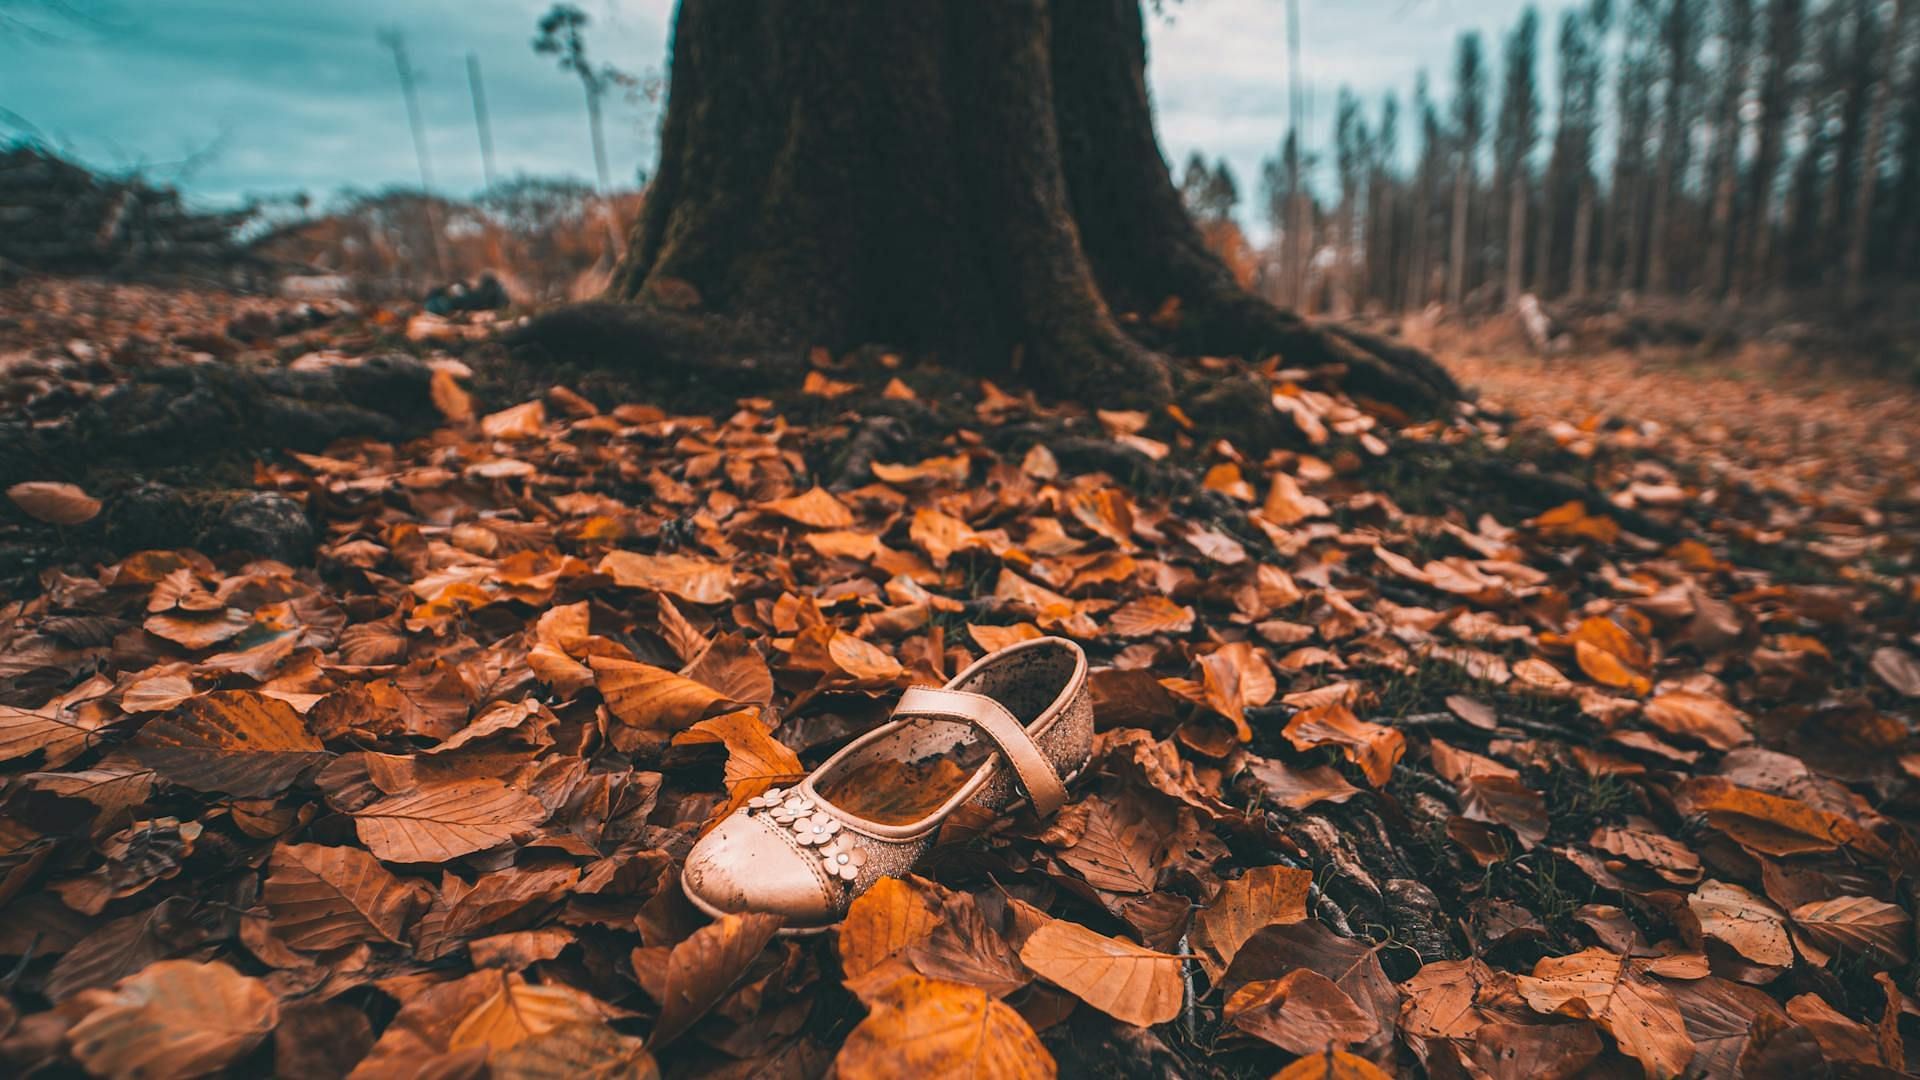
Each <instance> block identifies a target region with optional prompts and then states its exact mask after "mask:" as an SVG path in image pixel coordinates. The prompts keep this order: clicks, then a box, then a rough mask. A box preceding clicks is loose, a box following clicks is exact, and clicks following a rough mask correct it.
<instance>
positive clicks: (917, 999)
mask: <svg viewBox="0 0 1920 1080" xmlns="http://www.w3.org/2000/svg"><path fill="white" fill-rule="evenodd" d="M834 1072H835V1074H836V1075H838V1076H840V1077H842V1078H843V1080H895V1078H898V1077H936V1076H938V1077H954V1078H956V1080H1051V1078H1052V1077H1054V1076H1056V1075H1057V1074H1058V1070H1057V1069H1056V1067H1055V1066H1054V1063H1053V1055H1051V1054H1049V1053H1047V1050H1046V1047H1044V1046H1042V1045H1040V1039H1039V1037H1038V1036H1036V1035H1034V1033H1033V1028H1031V1027H1030V1026H1028V1024H1027V1022H1026V1021H1025V1020H1024V1019H1022V1018H1021V1016H1020V1014H1019V1013H1017V1012H1015V1011H1013V1010H1012V1009H1011V1008H1008V1007H1007V1006H1006V1005H1003V1004H1001V1003H1000V1002H998V1001H996V1000H994V999H993V998H992V997H991V996H989V995H988V994H987V992H986V991H984V990H981V989H979V988H978V987H973V986H962V985H959V984H957V983H950V982H943V981H940V980H936V979H925V978H921V977H920V976H918V975H906V976H903V977H902V978H901V979H899V980H898V981H897V982H895V983H894V984H893V985H892V986H891V987H890V988H889V989H888V992H887V994H886V995H885V996H884V997H883V998H881V999H880V1000H879V1001H878V1002H876V1004H875V1006H874V1009H873V1012H872V1013H871V1014H869V1015H868V1016H867V1018H866V1019H865V1020H862V1021H861V1022H860V1025H859V1026H858V1027H856V1028H854V1029H853V1031H852V1033H851V1034H849V1035H848V1036H847V1041H846V1043H845V1044H843V1045H842V1046H841V1048H840V1055H839V1056H838V1057H837V1058H835V1059H834Z"/></svg>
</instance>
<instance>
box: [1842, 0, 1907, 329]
mask: <svg viewBox="0 0 1920 1080" xmlns="http://www.w3.org/2000/svg"><path fill="white" fill-rule="evenodd" d="M1906 13H1907V6H1906V3H1905V0H1894V3H1893V17H1892V19H1891V21H1890V22H1889V23H1888V24H1887V26H1886V28H1885V29H1884V31H1883V34H1882V38H1883V40H1882V41H1881V43H1880V50H1879V52H1880V55H1879V58H1878V59H1877V60H1876V61H1875V64H1874V69H1873V72H1872V73H1870V74H1869V75H1868V78H1870V79H1873V80H1874V85H1873V104H1872V105H1871V106H1870V107H1869V113H1868V116H1867V136H1866V144H1865V145H1864V146H1863V147H1862V148H1861V151H1860V189H1859V191H1858V192H1857V193H1856V194H1855V195H1854V197H1853V224H1852V226H1851V227H1850V228H1849V229H1848V230H1847V279H1846V301H1847V303H1848V305H1849V306H1851V305H1853V304H1857V303H1859V302H1860V290H1861V288H1862V287H1863V286H1864V285H1865V283H1866V279H1867V233H1868V230H1869V229H1870V228H1871V227H1872V225H1873V195H1874V190H1875V188H1877V187H1878V186H1879V184H1880V146H1881V143H1882V142H1883V141H1884V140H1885V138H1886V131H1887V112H1888V110H1889V109H1890V108H1891V106H1892V102H1893V84H1894V79H1895V76H1896V75H1897V72H1896V71H1895V70H1894V68H1895V60H1896V58H1897V57H1898V56H1899V51H1898V45H1899V43H1900V41H1901V38H1902V34H1903V33H1904V32H1905V30H1906Z"/></svg>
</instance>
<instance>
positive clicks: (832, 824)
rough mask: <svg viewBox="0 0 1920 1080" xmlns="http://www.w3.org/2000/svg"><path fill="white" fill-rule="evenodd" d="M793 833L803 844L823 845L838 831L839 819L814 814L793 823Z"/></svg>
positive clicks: (830, 815)
mask: <svg viewBox="0 0 1920 1080" xmlns="http://www.w3.org/2000/svg"><path fill="white" fill-rule="evenodd" d="M793 831H794V835H795V836H796V837H797V838H798V839H799V841H800V842H801V843H803V844H809V845H811V844H824V843H826V842H827V841H829V840H831V839H833V834H834V833H837V832H839V831H840V819H839V818H837V817H834V816H833V815H832V814H824V813H816V814H813V815H810V816H808V817H803V818H801V819H800V820H799V821H796V822H794V823H793Z"/></svg>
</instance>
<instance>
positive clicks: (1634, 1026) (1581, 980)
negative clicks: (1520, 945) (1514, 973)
mask: <svg viewBox="0 0 1920 1080" xmlns="http://www.w3.org/2000/svg"><path fill="white" fill-rule="evenodd" d="M1519 982H1520V995H1521V996H1522V997H1524V998H1525V999H1526V1001H1527V1004H1528V1005H1531V1006H1532V1007H1533V1008H1534V1009H1535V1010H1536V1011H1538V1012H1542V1013H1548V1014H1559V1015H1563V1016H1577V1017H1584V1018H1586V1019H1590V1020H1593V1021H1594V1022H1596V1023H1598V1024H1601V1025H1602V1026H1604V1027H1605V1028H1606V1029H1607V1030H1608V1031H1610V1032H1612V1033H1613V1038H1614V1041H1615V1042H1617V1043H1618V1044H1619V1046H1620V1050H1621V1052H1622V1053H1624V1054H1627V1055H1628V1056H1630V1057H1633V1058H1637V1059H1639V1061H1640V1064H1641V1066H1642V1067H1644V1068H1645V1069H1646V1071H1647V1075H1648V1076H1649V1077H1656V1076H1657V1077H1668V1076H1679V1075H1680V1073H1681V1072H1682V1071H1683V1070H1684V1069H1685V1068H1686V1067H1687V1062H1689V1061H1691V1060H1693V1038H1692V1037H1691V1036H1690V1035H1688V1034H1687V1024H1686V1021H1685V1019H1683V1018H1682V1017H1681V1015H1680V1006H1679V1005H1678V1004H1677V1003H1675V1001H1674V999H1673V996H1672V995H1671V994H1668V993H1667V992H1666V991H1665V990H1663V989H1661V988H1660V987H1659V986H1658V985H1656V984H1655V983H1653V982H1652V981H1651V980H1649V979H1646V978H1645V977H1643V976H1641V975H1640V974H1639V973H1638V972H1636V971H1635V970H1634V969H1633V965H1632V964H1630V963H1629V962H1628V960H1627V958H1626V957H1624V956H1616V955H1614V954H1613V953H1610V952H1607V951H1606V950H1605V949H1584V950H1582V951H1580V952H1577V953H1574V954H1572V955H1570V956H1550V957H1547V958H1546V959H1544V960H1541V961H1540V962H1539V963H1538V964H1535V965H1534V968H1533V974H1532V975H1531V976H1526V975H1523V976H1521V977H1520V980H1519Z"/></svg>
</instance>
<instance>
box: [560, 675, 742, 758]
mask: <svg viewBox="0 0 1920 1080" xmlns="http://www.w3.org/2000/svg"><path fill="white" fill-rule="evenodd" d="M587 663H588V665H589V666H591V667H592V668H593V681H594V685H595V686H597V687H599V688H600V696H601V697H603V698H605V699H606V702H607V710H608V711H609V712H611V713H613V715H614V717H615V719H617V720H619V721H620V722H621V723H622V724H625V725H628V726H630V727H634V728H639V729H641V730H643V731H652V732H674V731H679V730H681V729H683V728H687V727H691V726H693V725H694V724H695V723H697V722H699V721H701V720H704V719H706V718H707V717H709V716H712V715H714V714H716V713H720V712H724V711H726V710H727V709H729V708H732V707H734V706H737V705H739V704H740V703H739V702H736V701H733V700H730V699H729V698H728V697H727V696H726V695H725V694H722V693H721V692H720V691H718V690H715V689H714V688H713V687H711V686H708V685H706V684H705V683H699V682H695V681H693V680H692V679H689V678H687V677H686V676H684V675H676V674H674V673H673V672H671V671H668V670H667V669H666V668H658V667H654V666H653V665H652V664H642V663H640V662H639V661H637V660H618V659H615V658H613V657H610V656H595V657H592V658H590V659H589V660H588V661H587ZM618 742H619V740H616V745H618ZM629 748H630V747H629Z"/></svg>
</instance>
